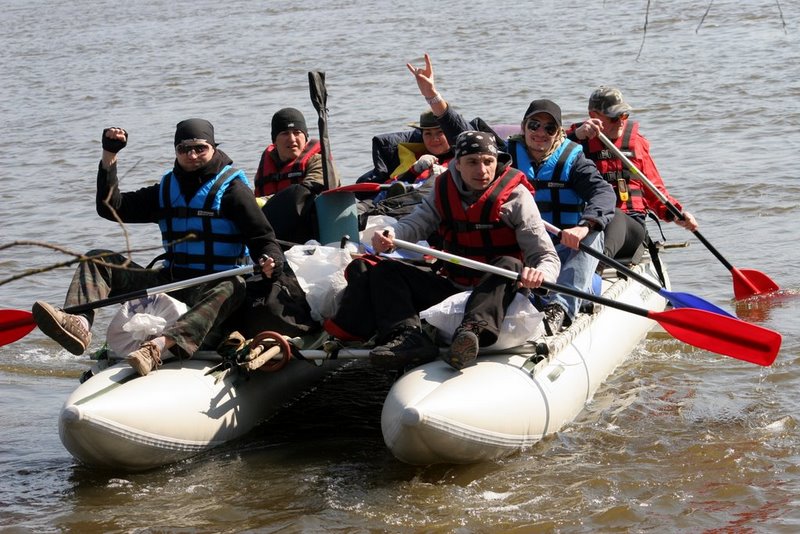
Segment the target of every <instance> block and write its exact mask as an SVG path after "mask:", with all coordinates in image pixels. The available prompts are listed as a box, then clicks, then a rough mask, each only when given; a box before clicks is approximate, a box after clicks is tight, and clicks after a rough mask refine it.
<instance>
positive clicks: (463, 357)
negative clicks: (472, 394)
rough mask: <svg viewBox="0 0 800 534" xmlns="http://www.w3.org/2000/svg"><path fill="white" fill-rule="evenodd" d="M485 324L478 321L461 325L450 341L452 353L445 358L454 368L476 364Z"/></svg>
mask: <svg viewBox="0 0 800 534" xmlns="http://www.w3.org/2000/svg"><path fill="white" fill-rule="evenodd" d="M482 331H483V326H482V325H479V324H477V323H464V324H462V325H461V326H459V327H458V328H457V329H456V331H455V334H454V335H453V341H452V342H451V343H450V353H449V354H448V355H447V356H446V357H445V358H443V359H444V361H446V362H447V363H449V364H450V366H451V367H452V368H453V369H458V370H461V369H463V368H464V367H470V366H471V365H475V360H476V359H477V358H478V350H479V349H480V335H481V332H482Z"/></svg>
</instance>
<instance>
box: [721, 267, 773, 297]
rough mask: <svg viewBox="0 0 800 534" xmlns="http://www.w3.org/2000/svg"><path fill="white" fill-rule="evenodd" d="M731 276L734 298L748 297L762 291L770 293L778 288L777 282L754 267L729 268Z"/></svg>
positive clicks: (759, 293)
mask: <svg viewBox="0 0 800 534" xmlns="http://www.w3.org/2000/svg"><path fill="white" fill-rule="evenodd" d="M731 275H732V276H733V295H734V296H735V297H736V300H742V299H746V298H750V297H752V296H755V295H761V294H762V293H772V292H773V291H778V290H780V288H779V287H778V284H776V283H775V282H773V281H772V279H771V278H770V277H769V276H767V275H766V274H764V273H762V272H761V271H756V270H755V269H737V268H736V267H734V268H733V269H731Z"/></svg>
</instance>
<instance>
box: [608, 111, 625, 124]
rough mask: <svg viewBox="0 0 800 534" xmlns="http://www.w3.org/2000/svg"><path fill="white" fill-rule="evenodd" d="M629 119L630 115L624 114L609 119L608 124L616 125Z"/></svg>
mask: <svg viewBox="0 0 800 534" xmlns="http://www.w3.org/2000/svg"><path fill="white" fill-rule="evenodd" d="M627 118H628V114H627V113H623V114H622V115H620V116H618V117H608V122H610V123H611V124H616V123H618V122H619V121H621V120H625V119H627Z"/></svg>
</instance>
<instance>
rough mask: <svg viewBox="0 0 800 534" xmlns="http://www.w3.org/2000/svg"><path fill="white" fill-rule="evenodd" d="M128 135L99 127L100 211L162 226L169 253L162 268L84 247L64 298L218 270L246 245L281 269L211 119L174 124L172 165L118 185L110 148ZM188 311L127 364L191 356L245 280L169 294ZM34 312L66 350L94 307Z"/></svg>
mask: <svg viewBox="0 0 800 534" xmlns="http://www.w3.org/2000/svg"><path fill="white" fill-rule="evenodd" d="M127 142H128V133H127V132H126V131H125V130H124V129H122V128H107V129H105V130H104V131H103V136H102V146H103V155H102V159H101V161H100V167H99V169H98V172H97V195H96V207H97V213H98V215H100V216H101V217H103V218H105V219H108V220H110V221H121V222H124V223H155V224H158V225H159V227H160V229H161V236H162V241H163V244H164V248H165V250H166V254H165V255H164V261H163V264H162V266H161V268H159V269H142V268H141V267H140V266H138V265H137V264H135V263H133V262H128V261H127V258H125V257H124V256H122V255H120V254H113V253H110V252H109V251H105V250H92V251H90V252H88V253H86V256H88V257H90V260H89V261H83V262H81V263H80V264H79V266H78V269H77V270H76V272H75V275H74V276H73V279H72V283H71V284H70V287H69V290H68V292H67V297H66V299H65V307H70V306H75V305H79V304H84V303H89V302H95V301H98V300H102V299H105V298H107V297H113V296H115V295H119V294H124V293H129V292H132V291H136V290H140V289H143V288H147V287H152V286H157V285H162V284H165V283H169V282H171V281H175V280H185V279H189V278H196V277H198V276H201V275H204V274H209V273H212V272H220V271H225V270H227V269H231V268H233V267H235V266H236V265H237V264H239V263H240V262H241V260H242V259H243V257H244V256H245V254H246V253H247V251H249V254H250V257H251V258H252V259H253V261H254V262H256V263H259V264H260V265H261V272H262V273H263V275H264V276H265V277H267V278H269V277H271V276H272V274H273V272H276V271H277V272H281V269H282V267H283V261H284V260H283V254H282V252H281V249H280V247H279V246H278V244H277V243H276V241H275V234H274V232H273V230H272V227H271V226H270V225H269V222H267V219H266V217H265V216H264V214H263V213H262V212H261V210H260V209H259V207H258V204H257V203H256V200H255V197H254V196H253V192H252V191H251V190H250V187H249V184H248V182H247V178H246V177H245V174H244V172H243V171H241V170H239V169H236V168H234V167H233V166H232V163H233V162H232V161H231V159H230V158H229V157H228V155H227V154H225V153H224V152H223V151H222V150H220V149H219V148H217V143H216V142H215V139H214V127H213V126H212V124H211V123H210V122H208V121H206V120H204V119H188V120H184V121H181V122H179V123H178V125H177V127H176V130H175V164H174V166H173V168H172V169H170V170H169V171H167V172H166V173H165V174H164V175H163V176H162V178H161V181H160V183H159V184H155V185H152V186H148V187H144V188H141V189H139V190H137V191H132V192H125V193H121V192H120V191H119V182H118V178H117V153H118V152H119V151H120V150H122V149H123V148H124V147H125V146H126V144H127ZM173 296H175V297H176V298H177V299H178V300H181V301H183V302H185V303H186V304H187V305H188V306H189V310H188V311H187V312H186V314H184V315H183V316H181V317H179V318H178V320H177V321H176V322H175V323H174V324H172V325H170V326H168V327H167V328H166V330H164V332H163V333H162V335H161V336H159V337H157V338H155V339H153V340H151V341H148V342H146V343H144V344H143V345H142V346H141V347H140V348H139V349H137V350H135V351H134V352H132V353H131V354H129V355H128V356H127V358H126V360H127V361H128V363H129V364H130V365H131V366H132V367H133V368H134V369H136V371H137V372H138V373H139V374H140V375H146V374H148V373H149V372H150V371H151V370H153V369H154V368H156V367H158V366H159V365H160V364H161V355H162V353H163V352H164V351H165V350H167V349H171V350H173V351H175V352H177V353H178V354H180V355H181V356H185V357H190V356H191V355H192V354H194V352H196V351H197V350H198V348H199V347H200V346H201V345H202V344H203V343H204V342H205V343H207V344H208V343H210V344H211V345H212V346H213V345H214V341H216V340H215V339H214V338H213V336H210V333H212V332H214V333H215V334H218V327H219V326H220V325H221V323H222V322H223V321H224V320H225V319H226V318H227V317H228V316H229V315H231V313H232V312H233V311H234V310H235V309H236V308H237V307H238V306H239V305H240V304H241V303H242V302H243V301H244V299H245V282H244V280H243V279H242V278H241V277H238V276H236V277H230V278H223V279H220V280H215V281H213V282H208V283H205V284H202V285H197V286H193V287H189V288H186V289H183V290H180V291H177V292H175V293H173ZM33 316H34V319H35V320H36V324H37V325H38V326H39V329H40V330H41V331H42V332H44V333H45V334H46V335H47V336H49V337H51V338H52V339H54V340H55V341H57V342H58V343H59V344H60V345H61V346H62V347H64V348H65V349H67V350H68V351H69V352H71V353H73V354H76V355H79V354H83V352H84V351H85V350H86V348H87V347H88V345H89V343H90V341H91V339H92V335H91V333H90V330H91V326H92V322H93V320H94V312H93V311H87V312H85V313H83V314H81V315H71V314H68V313H65V312H63V311H62V310H61V309H58V308H56V307H54V306H51V305H50V304H48V303H46V302H42V301H38V302H36V303H35V304H34V305H33Z"/></svg>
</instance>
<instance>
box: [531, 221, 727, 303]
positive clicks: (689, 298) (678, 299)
mask: <svg viewBox="0 0 800 534" xmlns="http://www.w3.org/2000/svg"><path fill="white" fill-rule="evenodd" d="M543 222H544V225H545V228H547V231H548V232H550V233H552V234H555V235H556V236H558V238H559V239H560V238H561V230H559V229H558V227H557V226H554V225H552V224H550V223H549V222H547V221H543ZM579 247H580V249H581V250H582V251H583V252H585V253H586V254H588V255H590V256H592V257H594V258H597V259H598V260H600V262H601V263H604V264H606V265H609V266H611V267H613V268H614V269H615V270H616V271H617V272H618V273H620V274H622V275H625V276H627V277H628V278H630V279H632V280H636V281H637V282H639V283H640V284H642V285H643V286H645V287H647V288H648V289H651V290H653V291H655V292H656V293H658V294H659V295H661V296H662V297H664V298H665V299H667V300H668V301H669V302H670V304H672V305H673V306H674V307H676V308H699V309H701V310H706V311H710V312H712V313H717V314H720V315H727V316H728V317H733V315H731V314H730V313H728V312H726V311H725V310H723V309H722V308H720V307H719V306H716V305H714V304H712V303H710V302H708V301H707V300H704V299H701V298H700V297H697V296H695V295H691V294H689V293H674V292H672V291H667V290H666V288H663V287H661V286H660V285H659V284H658V283H656V282H655V281H653V280H651V279H650V278H647V277H646V276H644V275H642V274H639V273H637V272H636V271H634V270H632V269H629V268H628V267H626V266H624V265H623V264H621V263H620V262H618V261H617V260H615V259H614V258H611V257H609V256H606V255H605V254H603V253H602V252H600V251H599V250H595V249H593V248H592V247H590V246H588V245H586V244H584V243H580V245H579Z"/></svg>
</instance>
